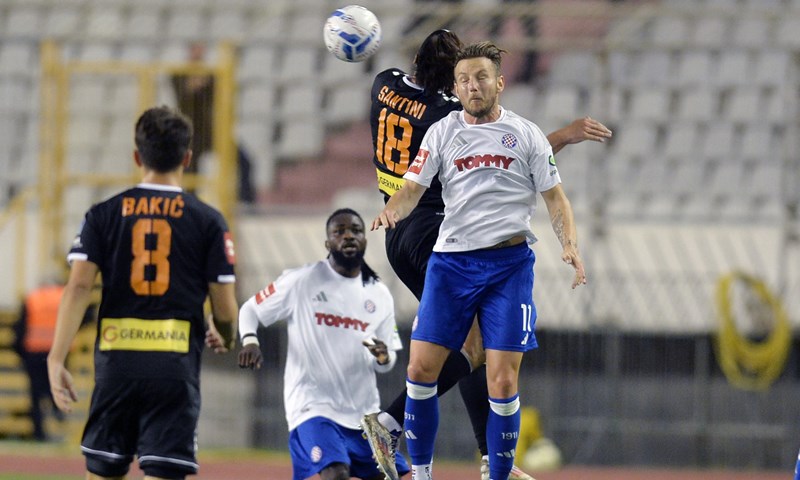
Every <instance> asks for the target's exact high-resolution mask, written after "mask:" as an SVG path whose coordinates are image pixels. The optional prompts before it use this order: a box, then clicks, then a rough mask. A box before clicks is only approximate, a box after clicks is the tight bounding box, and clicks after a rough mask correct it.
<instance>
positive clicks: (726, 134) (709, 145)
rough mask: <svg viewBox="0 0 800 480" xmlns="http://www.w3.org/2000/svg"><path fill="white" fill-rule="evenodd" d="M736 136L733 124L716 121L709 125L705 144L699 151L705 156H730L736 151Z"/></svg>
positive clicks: (704, 140)
mask: <svg viewBox="0 0 800 480" xmlns="http://www.w3.org/2000/svg"><path fill="white" fill-rule="evenodd" d="M735 138H736V135H735V133H734V127H733V124H731V123H727V122H719V121H718V122H714V123H712V124H711V125H709V127H708V130H707V131H706V134H705V137H704V138H703V146H702V148H701V150H700V152H699V153H700V155H701V156H702V157H704V158H710V159H713V158H728V157H730V156H731V155H732V154H733V153H734V151H735V146H734V140H735ZM730 185H733V184H730Z"/></svg>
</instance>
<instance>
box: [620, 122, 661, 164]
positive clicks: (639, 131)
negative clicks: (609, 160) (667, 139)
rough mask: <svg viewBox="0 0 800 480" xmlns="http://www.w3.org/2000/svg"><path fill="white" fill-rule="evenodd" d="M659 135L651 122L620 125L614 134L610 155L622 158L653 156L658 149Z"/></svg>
mask: <svg viewBox="0 0 800 480" xmlns="http://www.w3.org/2000/svg"><path fill="white" fill-rule="evenodd" d="M657 133H658V132H657V130H656V127H655V126H654V125H653V124H651V123H649V122H642V121H631V122H629V123H626V124H623V125H620V126H619V127H618V128H617V129H616V130H615V132H614V140H613V143H612V144H611V147H610V148H611V152H610V155H619V156H620V157H621V158H630V157H641V156H649V155H652V154H653V152H655V149H656V139H657ZM620 161H623V160H620ZM626 168H627V167H626Z"/></svg>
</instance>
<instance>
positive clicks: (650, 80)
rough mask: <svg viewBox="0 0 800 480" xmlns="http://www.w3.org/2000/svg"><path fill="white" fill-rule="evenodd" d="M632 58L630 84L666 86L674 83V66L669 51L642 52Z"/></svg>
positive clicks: (644, 86) (643, 86)
mask: <svg viewBox="0 0 800 480" xmlns="http://www.w3.org/2000/svg"><path fill="white" fill-rule="evenodd" d="M633 58H634V59H635V61H634V66H633V68H632V71H631V80H630V81H631V84H632V85H634V86H637V87H642V88H646V87H649V86H654V85H655V86H659V87H668V86H672V85H673V84H674V83H675V73H674V72H675V67H674V66H673V61H672V54H671V53H670V52H666V51H656V52H642V53H641V54H639V55H637V56H636V57H633Z"/></svg>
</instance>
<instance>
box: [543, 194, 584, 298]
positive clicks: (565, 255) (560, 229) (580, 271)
mask: <svg viewBox="0 0 800 480" xmlns="http://www.w3.org/2000/svg"><path fill="white" fill-rule="evenodd" d="M542 197H543V198H544V201H545V204H546V205H547V211H548V213H549V214H550V223H551V224H552V226H553V232H554V233H555V234H556V237H557V238H558V241H559V242H560V243H561V247H562V252H561V259H562V260H563V261H564V263H566V264H568V265H572V267H573V268H574V269H575V278H574V280H573V282H572V288H575V287H577V286H578V285H584V284H586V272H585V271H584V267H583V260H581V257H580V253H579V251H578V231H577V227H576V225H575V217H574V215H573V213H572V206H571V205H570V203H569V199H568V198H567V196H566V194H564V190H563V189H562V188H561V185H557V186H556V187H554V188H552V189H550V190H547V191H545V192H542Z"/></svg>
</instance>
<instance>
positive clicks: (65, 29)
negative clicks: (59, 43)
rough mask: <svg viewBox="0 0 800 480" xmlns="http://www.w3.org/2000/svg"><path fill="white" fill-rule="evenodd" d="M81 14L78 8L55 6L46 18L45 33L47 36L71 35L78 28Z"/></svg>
mask: <svg viewBox="0 0 800 480" xmlns="http://www.w3.org/2000/svg"><path fill="white" fill-rule="evenodd" d="M80 21H81V15H80V12H79V11H78V9H76V8H70V7H64V6H60V5H58V6H54V7H53V8H51V9H50V11H49V12H48V13H47V16H46V17H45V20H44V28H43V34H44V35H46V36H47V37H61V36H65V35H71V34H73V33H75V32H76V31H77V30H78V26H79V24H80Z"/></svg>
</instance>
